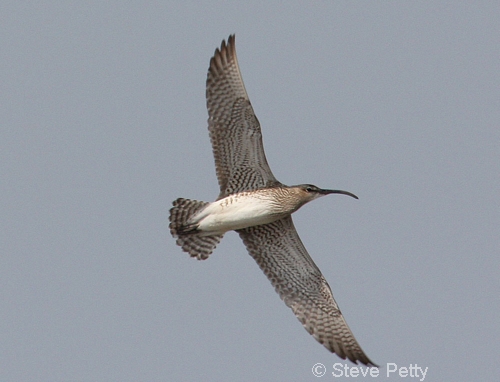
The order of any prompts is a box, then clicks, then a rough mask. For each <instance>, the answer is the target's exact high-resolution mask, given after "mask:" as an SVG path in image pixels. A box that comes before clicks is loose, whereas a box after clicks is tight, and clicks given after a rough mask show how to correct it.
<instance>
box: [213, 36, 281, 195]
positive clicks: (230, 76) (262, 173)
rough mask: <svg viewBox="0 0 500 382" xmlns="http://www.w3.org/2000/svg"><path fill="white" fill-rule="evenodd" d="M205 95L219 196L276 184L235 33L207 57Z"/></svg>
mask: <svg viewBox="0 0 500 382" xmlns="http://www.w3.org/2000/svg"><path fill="white" fill-rule="evenodd" d="M206 96H207V109H208V115H209V118H208V130H209V132H210V140H211V142H212V148H213V153H214V158H215V168H216V171H217V178H218V179H219V186H220V195H219V198H223V197H225V196H227V195H230V194H233V193H236V192H240V191H248V190H254V189H257V188H262V187H272V186H274V185H277V184H279V182H278V181H277V180H276V178H275V177H274V175H273V173H272V172H271V169H270V168H269V165H268V164H267V160H266V156H265V154H264V147H263V144H262V133H261V130H260V125H259V121H258V120H257V117H256V116H255V114H254V111H253V108H252V105H251V104H250V100H249V99H248V95H247V92H246V90H245V85H244V84H243V79H242V78H241V73H240V68H239V66H238V60H237V58H236V48H235V43H234V35H232V36H229V39H228V42H227V44H226V42H225V41H222V44H221V47H220V49H216V50H215V53H214V56H213V57H212V59H211V60H210V67H209V69H208V77H207V93H206Z"/></svg>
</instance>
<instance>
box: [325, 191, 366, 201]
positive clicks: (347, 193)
mask: <svg viewBox="0 0 500 382" xmlns="http://www.w3.org/2000/svg"><path fill="white" fill-rule="evenodd" d="M319 192H320V194H323V195H328V194H343V195H349V196H351V197H353V198H354V199H359V198H358V197H357V196H356V195H354V194H353V193H351V192H349V191H343V190H323V189H322V190H320V191H319Z"/></svg>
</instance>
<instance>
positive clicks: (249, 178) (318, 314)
mask: <svg viewBox="0 0 500 382" xmlns="http://www.w3.org/2000/svg"><path fill="white" fill-rule="evenodd" d="M206 95H207V108H208V113H209V119H208V125H209V127H208V128H209V132H210V140H211V142H212V148H213V153H214V158H215V166H216V171H217V178H218V180H219V186H220V194H219V197H218V199H217V200H216V201H215V202H212V203H209V202H201V201H196V200H189V199H183V198H179V199H177V200H175V201H174V202H173V207H172V208H171V210H170V232H171V234H172V236H174V237H175V238H177V241H176V242H177V244H178V245H180V246H181V247H182V249H183V250H184V251H185V252H188V253H189V254H190V255H191V256H192V257H196V258H198V259H200V260H203V259H207V258H208V257H209V255H210V254H211V253H212V251H213V250H214V248H215V247H216V245H217V244H218V243H219V241H220V240H221V239H222V236H223V235H224V233H225V232H227V231H231V230H234V231H236V232H238V234H239V235H240V237H241V238H242V240H243V243H244V244H245V246H246V247H247V250H248V252H249V253H250V255H251V256H252V257H253V258H254V259H255V261H256V262H257V263H258V265H259V266H260V268H261V269H262V270H263V271H264V273H265V274H266V276H267V277H268V278H269V280H270V281H271V283H272V284H273V286H274V287H275V289H276V291H277V292H278V294H279V295H280V297H281V298H282V299H283V301H284V302H285V304H286V305H287V306H288V307H290V308H291V309H292V310H293V312H294V313H295V315H296V316H297V318H298V319H299V321H300V322H301V323H302V324H303V325H304V327H305V328H306V330H307V331H308V332H309V333H310V334H312V335H313V336H314V337H315V338H316V340H318V341H319V342H320V343H322V344H323V345H324V346H325V347H326V348H327V349H329V350H330V351H332V352H335V353H337V355H339V356H340V357H341V358H343V359H345V358H346V357H347V358H349V359H350V360H351V361H352V362H355V363H357V361H360V362H362V363H363V364H365V365H375V364H374V363H373V362H372V361H371V360H370V359H369V358H368V357H367V356H366V355H365V354H364V352H363V350H362V349H361V347H360V346H359V344H358V343H357V341H356V339H355V338H354V336H353V334H352V332H351V330H350V329H349V327H348V326H347V323H346V322H345V320H344V318H343V316H342V314H341V312H340V310H339V308H338V306H337V303H336V302H335V300H334V298H333V295H332V292H331V289H330V287H329V285H328V283H327V282H326V280H325V278H324V277H323V275H322V274H321V271H320V270H319V268H318V267H317V266H316V264H315V263H314V261H313V260H312V259H311V257H310V256H309V254H308V253H307V250H306V249H305V247H304V245H303V244H302V242H301V240H300V238H299V236H298V234H297V231H296V230H295V227H294V225H293V222H292V218H291V214H292V213H293V212H295V211H296V210H297V209H299V208H300V207H301V206H303V205H304V204H306V203H308V202H310V201H312V200H314V199H317V198H319V197H321V196H324V195H328V194H333V193H338V194H345V195H349V196H352V197H354V198H357V197H356V196H355V195H353V194H351V193H350V192H347V191H341V190H326V189H321V188H318V187H316V186H313V185H310V184H301V185H297V186H285V185H283V184H282V183H280V182H279V181H278V180H277V179H276V178H275V177H274V175H273V174H272V172H271V169H270V168H269V165H268V164H267V160H266V157H265V153H264V148H263V144H262V134H261V130H260V124H259V121H258V120H257V118H256V116H255V114H254V112H253V108H252V105H251V104H250V101H249V99H248V95H247V93H246V90H245V87H244V85H243V80H242V78H241V74H240V70H239V66H238V60H237V58H236V50H235V45H234V36H230V37H229V40H228V43H227V45H226V43H225V41H223V42H222V45H221V48H220V49H216V51H215V54H214V56H213V57H212V59H211V61H210V68H209V71H208V78H207V94H206Z"/></svg>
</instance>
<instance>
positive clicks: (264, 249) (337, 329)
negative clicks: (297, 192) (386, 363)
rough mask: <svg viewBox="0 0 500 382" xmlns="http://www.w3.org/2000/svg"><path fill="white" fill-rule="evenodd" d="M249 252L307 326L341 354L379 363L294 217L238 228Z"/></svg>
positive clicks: (365, 361) (341, 355)
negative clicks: (341, 304)
mask: <svg viewBox="0 0 500 382" xmlns="http://www.w3.org/2000/svg"><path fill="white" fill-rule="evenodd" d="M238 233H239V235H240V237H241V238H242V239H243V242H244V243H245V246H246V247H247V249H248V252H249V253H250V255H251V256H252V257H253V258H254V259H255V261H257V263H258V264H259V266H260V268H261V269H262V270H263V271H264V273H265V275H266V276H267V277H268V279H269V280H270V281H271V284H273V286H274V288H275V289H276V292H278V294H279V295H280V297H281V299H282V300H283V301H284V302H285V304H286V305H287V306H288V307H289V308H291V309H292V310H293V312H294V313H295V315H296V316H297V318H298V319H299V321H300V322H302V325H304V327H305V329H306V330H307V331H308V332H309V333H310V334H311V335H313V336H314V338H315V339H316V340H317V341H318V342H320V343H321V344H323V345H324V346H325V347H326V348H327V349H328V350H330V351H331V352H333V353H337V355H338V356H339V357H341V358H342V359H345V358H346V357H347V358H349V359H350V360H351V361H352V362H354V363H357V361H360V362H361V363H363V364H365V365H373V366H376V365H375V364H374V363H373V362H372V361H371V360H370V359H369V358H368V357H367V356H366V355H365V353H364V352H363V350H362V349H361V347H360V346H359V344H358V342H357V341H356V339H355V338H354V335H353V334H352V332H351V329H349V326H347V323H346V322H345V320H344V317H343V316H342V313H341V312H340V310H339V307H338V306H337V303H336V302H335V300H334V298H333V294H332V291H331V289H330V286H329V285H328V283H327V282H326V280H325V278H324V277H323V275H322V274H321V271H320V270H319V268H318V267H317V266H316V264H314V261H313V260H312V259H311V257H310V256H309V254H308V253H307V250H306V248H305V247H304V245H303V244H302V241H301V240H300V238H299V235H298V234H297V231H296V230H295V227H294V225H293V221H292V217H291V216H288V217H286V218H283V219H280V220H277V221H275V222H273V223H269V224H265V225H259V226H254V227H249V228H245V229H242V230H238Z"/></svg>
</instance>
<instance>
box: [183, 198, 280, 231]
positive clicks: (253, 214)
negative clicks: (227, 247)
mask: <svg viewBox="0 0 500 382" xmlns="http://www.w3.org/2000/svg"><path fill="white" fill-rule="evenodd" d="M276 209H277V208H276V204H275V203H273V202H272V200H271V199H270V198H262V197H253V196H249V195H244V196H243V195H242V196H239V195H231V196H228V197H226V198H224V199H221V200H218V201H216V202H213V203H210V204H209V205H208V206H207V207H206V208H205V209H203V210H202V211H200V212H199V213H198V214H197V215H195V216H193V218H192V219H191V220H192V222H193V223H198V229H199V230H200V231H204V232H207V233H208V232H209V233H211V234H213V233H224V232H226V231H231V230H237V229H242V228H246V227H252V226H255V225H260V224H267V223H270V222H273V221H275V220H277V219H279V218H281V216H280V214H279V213H277V211H276Z"/></svg>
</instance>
